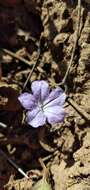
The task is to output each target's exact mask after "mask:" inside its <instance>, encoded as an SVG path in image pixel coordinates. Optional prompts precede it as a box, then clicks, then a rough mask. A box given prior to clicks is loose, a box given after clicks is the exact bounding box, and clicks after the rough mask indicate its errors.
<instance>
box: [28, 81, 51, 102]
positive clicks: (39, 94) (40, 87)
mask: <svg viewBox="0 0 90 190" xmlns="http://www.w3.org/2000/svg"><path fill="white" fill-rule="evenodd" d="M31 89H32V92H33V95H34V96H35V98H36V99H38V101H41V102H43V101H44V100H45V99H46V98H47V97H48V95H49V92H50V89H49V86H48V83H47V82H46V81H44V80H41V81H34V82H32V85H31Z"/></svg>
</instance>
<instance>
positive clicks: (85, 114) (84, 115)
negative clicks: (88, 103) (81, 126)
mask: <svg viewBox="0 0 90 190" xmlns="http://www.w3.org/2000/svg"><path fill="white" fill-rule="evenodd" d="M67 102H68V103H69V104H70V105H71V106H72V107H73V108H74V109H75V110H76V111H77V112H78V113H79V114H80V115H82V117H83V118H84V119H85V120H87V121H90V115H89V114H88V113H87V112H86V111H84V110H83V109H82V108H81V107H80V106H79V105H78V104H77V103H76V102H75V101H73V99H71V98H68V99H67Z"/></svg>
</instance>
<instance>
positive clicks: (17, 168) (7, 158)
mask: <svg viewBox="0 0 90 190" xmlns="http://www.w3.org/2000/svg"><path fill="white" fill-rule="evenodd" d="M0 154H1V155H2V156H3V157H4V158H5V159H6V160H7V161H8V162H9V163H10V164H11V165H12V166H13V167H14V168H15V169H16V170H17V171H18V172H19V173H21V174H22V175H23V176H24V177H26V178H27V179H29V177H28V175H27V174H26V173H25V172H24V171H23V170H22V169H21V168H20V167H19V166H18V165H17V164H16V163H15V162H14V161H13V160H12V159H11V158H9V157H8V156H7V154H6V153H5V152H4V151H3V150H2V149H0Z"/></svg>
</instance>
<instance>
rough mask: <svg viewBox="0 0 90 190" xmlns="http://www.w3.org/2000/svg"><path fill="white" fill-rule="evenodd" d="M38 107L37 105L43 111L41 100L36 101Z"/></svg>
mask: <svg viewBox="0 0 90 190" xmlns="http://www.w3.org/2000/svg"><path fill="white" fill-rule="evenodd" d="M38 107H39V109H40V111H43V104H42V103H41V102H38Z"/></svg>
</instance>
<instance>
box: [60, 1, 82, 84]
mask: <svg viewBox="0 0 90 190" xmlns="http://www.w3.org/2000/svg"><path fill="white" fill-rule="evenodd" d="M80 18H81V0H78V16H77V26H76V32H75V42H74V46H73V50H72V55H71V59H70V63H69V66H68V68H67V71H66V74H65V76H64V78H63V80H62V82H61V85H65V83H66V80H67V77H68V74H69V72H70V68H71V65H72V63H73V59H74V55H75V50H76V46H77V42H78V38H79V26H80Z"/></svg>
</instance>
